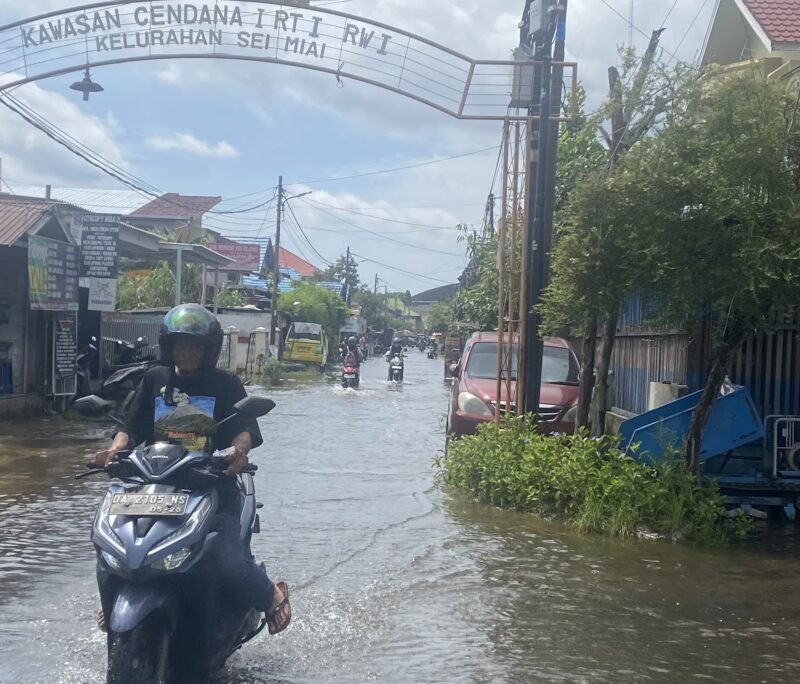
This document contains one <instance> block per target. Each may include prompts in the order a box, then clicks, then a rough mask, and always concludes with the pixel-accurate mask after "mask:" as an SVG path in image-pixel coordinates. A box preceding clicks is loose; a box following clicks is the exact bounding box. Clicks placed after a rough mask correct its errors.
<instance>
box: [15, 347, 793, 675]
mask: <svg viewBox="0 0 800 684" xmlns="http://www.w3.org/2000/svg"><path fill="white" fill-rule="evenodd" d="M407 362H408V363H407V370H406V379H407V382H406V383H405V384H404V385H402V386H399V387H398V386H391V385H388V384H387V383H386V382H385V380H384V377H385V376H384V374H385V370H386V369H385V364H384V362H383V361H382V360H381V359H377V360H369V361H367V363H366V365H365V366H364V370H363V373H364V382H363V384H362V388H361V389H359V390H357V391H353V390H347V391H344V390H342V389H340V388H338V387H337V386H336V385H335V384H333V383H330V382H324V381H321V382H316V383H306V384H302V385H299V384H297V385H293V386H290V387H287V388H281V389H277V390H273V391H271V393H270V395H271V396H272V397H273V398H274V399H275V401H276V402H277V404H278V406H277V408H276V409H275V410H274V411H273V413H272V414H270V415H269V416H267V417H266V418H264V419H262V429H263V432H264V435H265V438H266V444H265V445H264V446H262V447H261V448H259V449H258V450H257V451H256V452H255V453H254V454H253V460H254V461H255V462H256V463H258V464H259V466H260V470H259V471H258V474H257V476H256V485H257V487H258V491H259V494H260V498H261V500H262V501H263V502H264V503H265V508H264V509H263V510H262V511H261V517H262V533H261V534H260V535H256V537H255V538H254V547H255V553H256V556H257V557H258V558H260V559H264V560H266V562H267V565H268V567H269V569H270V574H271V575H272V576H273V578H275V579H285V580H286V581H287V582H288V583H289V585H290V588H291V598H292V605H293V609H294V619H293V623H292V626H291V627H290V628H289V629H288V630H287V631H286V632H285V633H284V634H281V635H279V636H278V637H270V636H268V635H266V634H264V635H262V636H260V637H258V638H257V639H256V640H255V641H253V642H251V643H250V644H248V645H246V646H245V647H244V648H243V649H242V650H241V651H240V652H239V653H237V654H236V655H234V656H233V657H232V658H231V660H230V661H229V664H228V667H227V669H226V670H225V671H223V672H222V673H221V674H220V676H219V677H218V679H217V681H218V682H238V683H241V684H245V683H247V684H250V683H252V682H275V683H278V682H281V683H299V682H331V681H340V682H367V681H380V682H414V683H416V682H526V683H527V682H691V681H698V682H702V681H709V682H725V683H726V684H732V683H738V682H741V683H742V684H744V683H747V684H752V683H754V682H769V683H770V684H774V683H776V682H792V683H794V682H796V681H797V680H798V678H799V677H800V647H799V645H800V591H799V590H800V582H799V581H798V555H800V547H798V544H797V536H796V533H795V531H794V529H792V528H790V529H784V530H780V531H774V532H765V533H764V535H763V536H762V537H761V538H760V539H759V540H757V541H755V542H753V543H750V544H748V545H747V546H744V547H737V548H734V549H727V550H722V551H720V550H716V551H707V550H698V549H694V548H692V547H689V546H686V545H670V544H665V543H653V542H620V541H617V540H609V539H603V538H598V537H582V536H579V535H575V534H572V533H570V532H569V531H567V530H565V529H563V528H561V527H559V526H556V525H551V524H545V523H542V522H541V521H537V520H535V519H533V518H531V517H529V516H524V515H518V514H514V513H508V512H503V511H498V510H494V509H488V508H486V507H484V506H481V505H477V504H473V503H471V502H469V501H466V500H463V499H461V498H457V497H453V496H450V495H448V494H445V493H443V492H442V491H440V489H439V488H438V486H437V485H436V483H435V477H434V470H433V468H432V461H433V459H434V458H435V456H436V455H437V452H438V451H439V450H440V449H441V447H442V445H443V423H444V421H443V414H444V412H445V407H446V401H447V389H446V388H445V386H444V385H443V384H442V372H441V371H442V362H441V361H430V360H428V359H426V358H425V357H424V355H422V354H420V353H418V352H411V353H410V356H409V358H408V359H407ZM254 391H255V392H259V391H260V390H259V389H258V388H255V389H254ZM103 432H104V431H103V430H99V429H98V428H97V424H95V423H69V422H64V421H62V420H60V419H47V420H41V421H33V422H27V423H24V424H0V682H3V683H4V684H5V683H7V682H24V683H26V684H31V683H34V682H47V683H48V684H52V683H55V682H65V683H77V682H102V681H104V667H105V645H104V644H105V640H104V639H105V638H104V636H103V635H102V634H101V633H100V632H98V631H97V629H96V628H95V627H94V614H95V611H96V610H97V607H98V602H97V599H96V596H95V585H94V578H93V572H94V564H93V551H92V549H91V545H90V544H89V527H90V524H91V520H92V517H93V513H94V506H95V505H96V503H97V502H98V499H99V498H100V496H101V494H102V492H103V489H104V483H103V482H101V481H87V480H82V481H75V480H74V479H73V475H74V474H75V472H76V471H77V470H78V469H79V467H80V466H81V464H82V462H83V461H84V460H85V458H86V456H85V455H86V454H88V453H90V452H92V451H93V450H94V449H96V448H97V447H98V446H99V445H100V444H101V443H103V440H102V438H103V436H104V435H103Z"/></svg>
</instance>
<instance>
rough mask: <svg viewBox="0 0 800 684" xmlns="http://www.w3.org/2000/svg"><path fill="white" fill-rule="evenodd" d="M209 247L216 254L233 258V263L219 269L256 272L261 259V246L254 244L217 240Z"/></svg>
mask: <svg viewBox="0 0 800 684" xmlns="http://www.w3.org/2000/svg"><path fill="white" fill-rule="evenodd" d="M208 248H209V249H212V250H214V251H215V252H216V253H217V254H221V255H222V256H225V257H228V258H229V259H233V260H234V262H235V263H233V264H229V265H228V266H225V267H223V268H221V269H220V270H221V271H247V272H248V273H249V272H251V271H253V272H258V268H259V265H260V261H261V247H260V246H259V245H254V244H244V243H241V242H234V243H228V242H217V243H214V244H211V245H208Z"/></svg>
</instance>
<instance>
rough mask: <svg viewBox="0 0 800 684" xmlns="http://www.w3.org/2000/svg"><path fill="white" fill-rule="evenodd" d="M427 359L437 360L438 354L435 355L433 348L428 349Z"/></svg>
mask: <svg viewBox="0 0 800 684" xmlns="http://www.w3.org/2000/svg"><path fill="white" fill-rule="evenodd" d="M428 358H429V359H438V358H439V354H437V352H436V350H435V349H434V348H433V347H431V348H430V349H428Z"/></svg>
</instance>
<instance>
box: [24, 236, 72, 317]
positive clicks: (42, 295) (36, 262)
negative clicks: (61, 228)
mask: <svg viewBox="0 0 800 684" xmlns="http://www.w3.org/2000/svg"><path fill="white" fill-rule="evenodd" d="M28 295H29V298H30V305H31V309H39V310H43V311H77V310H78V248H77V247H76V246H75V245H70V244H68V243H66V242H59V241H57V240H50V239H48V238H43V237H39V236H38V235H30V236H28Z"/></svg>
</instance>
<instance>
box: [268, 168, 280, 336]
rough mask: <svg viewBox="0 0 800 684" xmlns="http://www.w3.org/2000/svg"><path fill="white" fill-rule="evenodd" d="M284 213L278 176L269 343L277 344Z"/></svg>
mask: <svg viewBox="0 0 800 684" xmlns="http://www.w3.org/2000/svg"><path fill="white" fill-rule="evenodd" d="M282 211H283V176H278V210H277V217H276V219H275V259H274V262H273V264H272V303H271V309H272V315H271V316H270V321H271V323H270V330H269V343H270V344H272V345H274V344H275V326H276V325H277V323H278V279H279V278H280V273H281V267H280V261H281V257H280V254H281V212H282Z"/></svg>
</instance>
